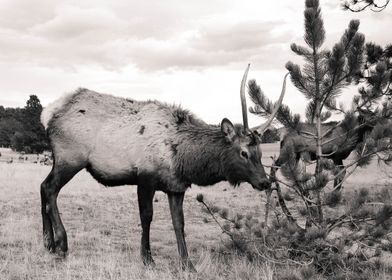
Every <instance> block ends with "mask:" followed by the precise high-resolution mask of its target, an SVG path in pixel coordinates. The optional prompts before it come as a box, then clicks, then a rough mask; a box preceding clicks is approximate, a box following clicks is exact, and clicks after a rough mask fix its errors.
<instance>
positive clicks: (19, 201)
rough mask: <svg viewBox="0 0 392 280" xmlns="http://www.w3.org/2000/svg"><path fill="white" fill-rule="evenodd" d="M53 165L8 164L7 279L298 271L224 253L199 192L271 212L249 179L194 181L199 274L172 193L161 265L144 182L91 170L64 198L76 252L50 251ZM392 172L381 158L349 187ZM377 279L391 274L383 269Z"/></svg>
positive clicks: (160, 218) (158, 202)
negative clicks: (46, 241)
mask: <svg viewBox="0 0 392 280" xmlns="http://www.w3.org/2000/svg"><path fill="white" fill-rule="evenodd" d="M264 148H265V149H264V150H263V151H264V157H265V160H266V163H268V161H269V160H268V157H269V156H270V155H273V154H275V153H278V146H277V145H276V144H274V145H266V146H265V147H264ZM50 168H51V167H49V166H41V165H39V164H31V163H26V164H21V163H14V164H5V163H1V164H0V279H9V280H14V279H15V280H16V279H61V280H65V279H94V280H98V279H226V280H227V279H279V278H278V276H277V275H281V273H278V272H279V271H277V270H287V271H286V272H285V273H286V274H287V275H290V274H292V275H294V274H296V273H297V271H296V269H295V268H289V267H287V268H284V267H281V266H280V267H279V268H278V267H276V266H275V265H274V264H273V263H268V262H266V263H257V262H256V263H255V262H249V261H248V260H246V258H243V257H241V256H239V255H235V254H234V255H231V256H224V255H222V254H220V253H219V250H218V249H219V247H221V246H223V245H222V238H223V237H222V234H221V231H220V230H219V228H218V227H217V225H216V224H215V223H213V222H212V221H211V219H210V218H209V216H208V215H207V214H206V213H205V212H203V211H202V207H201V205H200V204H199V203H198V202H197V201H196V200H195V197H196V195H197V194H198V193H203V194H204V196H205V197H206V199H207V200H208V201H210V202H213V203H214V204H216V205H220V206H223V207H226V208H228V209H235V211H236V212H243V213H247V212H252V213H256V214H257V215H263V212H264V202H265V194H264V193H260V192H257V191H255V190H253V189H252V188H251V187H250V186H249V185H247V184H243V185H241V186H240V187H238V188H233V187H231V186H229V185H228V184H226V183H221V184H218V185H215V186H212V187H208V188H200V187H197V186H193V187H192V188H191V189H189V190H188V191H187V193H186V196H185V202H184V210H185V219H186V228H185V230H186V234H187V237H186V238H187V242H188V249H189V252H190V255H191V259H192V261H193V263H194V264H195V266H196V269H197V270H198V273H187V272H183V271H181V270H179V269H178V267H179V265H178V253H177V245H176V241H175V235H174V232H173V229H172V224H171V219H170V213H169V207H168V202H167V198H166V196H165V194H163V193H160V192H158V193H156V196H155V201H154V220H153V223H152V227H151V246H152V251H153V256H154V257H155V262H156V264H157V265H156V267H155V268H153V269H152V268H146V267H144V266H143V264H142V262H141V259H140V257H139V246H140V237H141V235H140V234H141V228H140V222H139V214H138V205H137V195H136V187H135V186H123V187H116V188H105V187H103V186H102V185H100V184H98V183H97V182H95V181H94V180H93V179H92V178H91V176H90V175H89V174H88V173H87V172H85V171H83V172H80V173H79V174H78V175H77V176H76V177H75V178H74V179H73V180H72V181H71V182H70V183H68V184H67V185H66V186H65V187H64V188H63V190H62V191H61V193H60V195H59V198H58V205H59V209H60V212H61V215H62V219H63V222H64V225H65V227H66V229H67V233H68V241H69V255H68V256H67V258H66V259H58V258H56V257H55V256H53V255H51V254H49V253H47V252H46V251H45V250H44V248H43V244H42V236H41V235H42V233H41V214H40V196H39V189H40V183H41V182H42V181H43V180H44V178H45V176H46V175H47V174H48V173H49V171H50ZM390 171H391V170H390V169H389V170H384V169H383V168H380V167H378V166H377V164H376V163H374V164H372V165H371V166H370V167H368V168H367V169H358V170H357V171H356V173H355V174H354V175H353V176H352V177H350V179H349V180H348V181H347V183H346V187H345V192H348V193H349V192H350V191H353V189H356V188H360V187H367V188H369V189H372V190H376V189H380V188H383V187H385V186H388V187H392V183H391V179H390V178H388V176H387V174H388V172H390ZM313 278H314V279H317V277H316V278H315V277H313ZM374 278H378V279H379V280H382V279H391V278H389V275H388V274H386V273H385V272H382V271H381V272H380V274H379V275H375V276H374ZM290 279H295V278H290ZM319 279H322V278H319Z"/></svg>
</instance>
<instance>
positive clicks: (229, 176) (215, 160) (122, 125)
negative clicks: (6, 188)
mask: <svg viewBox="0 0 392 280" xmlns="http://www.w3.org/2000/svg"><path fill="white" fill-rule="evenodd" d="M248 71H249V65H248V67H247V69H246V71H245V73H244V76H243V79H242V83H241V89H240V92H241V98H242V104H243V106H242V110H243V118H244V119H243V121H244V125H243V126H242V125H239V124H238V125H233V124H232V123H231V122H230V121H229V120H228V119H227V118H224V119H223V120H222V122H221V124H220V125H208V124H206V123H205V122H203V121H202V120H200V119H198V118H197V117H195V116H194V115H193V114H192V113H191V112H189V111H187V110H184V109H181V108H180V107H178V106H173V105H168V104H164V103H161V102H158V101H136V100H133V99H125V98H120V97H114V96H112V95H107V94H100V93H97V92H94V91H91V90H88V89H78V90H76V91H75V92H74V93H72V94H69V95H67V96H65V97H63V98H60V99H59V100H57V101H55V102H54V103H52V104H50V105H49V106H48V107H47V108H45V109H44V111H43V113H42V116H41V121H42V123H43V125H44V126H45V129H46V132H47V135H48V137H49V140H50V144H51V147H52V152H53V166H52V170H51V171H50V173H49V175H48V176H47V178H46V179H45V180H44V181H43V183H42V184H41V210H42V221H43V241H44V246H45V247H46V248H47V249H48V250H49V251H50V252H53V253H57V254H58V255H60V256H63V257H64V256H66V253H67V251H68V243H67V234H66V231H65V228H64V226H63V223H62V221H61V218H60V215H59V210H58V208H57V196H58V194H59V191H60V190H61V188H62V187H63V186H64V185H65V184H66V183H67V182H68V181H70V180H71V179H72V178H73V176H74V175H75V174H76V173H78V172H79V171H81V170H82V169H86V170H87V171H88V172H89V173H90V174H91V175H92V177H93V178H94V179H95V180H97V181H98V182H99V183H101V184H103V185H105V186H107V187H111V186H119V185H137V196H138V204H139V212H140V220H141V226H142V237H141V249H140V251H141V257H142V260H143V263H144V264H145V265H148V264H154V261H153V258H152V256H151V249H150V223H151V221H152V217H153V196H154V193H155V191H158V190H159V191H163V192H165V193H166V194H167V196H168V200H169V206H170V212H171V217H172V223H173V227H174V232H175V235H176V239H177V247H178V252H179V255H180V260H181V265H182V267H183V268H184V269H189V270H192V271H194V267H193V265H192V263H191V261H190V260H189V257H188V252H187V247H186V243H185V238H184V214H183V200H184V193H185V191H186V189H187V188H188V187H190V186H191V184H197V185H200V186H209V185H213V184H215V183H217V182H220V181H228V182H229V183H230V184H231V185H238V184H240V183H241V182H248V183H249V184H251V185H252V187H253V188H255V189H257V190H264V189H267V188H269V187H270V186H271V183H270V181H269V180H268V179H267V177H266V173H265V171H264V168H263V165H262V163H261V157H262V152H261V147H260V143H261V138H260V136H261V135H262V134H263V132H264V130H265V129H266V128H267V127H268V126H269V125H270V123H271V122H272V120H273V118H274V115H271V117H270V118H269V119H268V121H267V122H266V123H265V124H264V125H261V126H259V127H257V128H256V129H255V130H254V131H251V130H250V129H249V128H248V122H247V112H246V103H245V100H244V98H245V84H246V79H247V74H248ZM285 78H286V77H285ZM284 92H285V79H284V83H283V87H282V93H281V97H280V99H279V100H280V103H281V101H282V98H283V95H284ZM244 105H245V106H244ZM276 106H277V107H279V104H278V103H277V105H276Z"/></svg>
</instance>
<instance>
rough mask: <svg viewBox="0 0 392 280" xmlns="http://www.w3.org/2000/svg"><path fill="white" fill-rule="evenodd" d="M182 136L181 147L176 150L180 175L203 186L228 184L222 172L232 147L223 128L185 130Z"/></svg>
mask: <svg viewBox="0 0 392 280" xmlns="http://www.w3.org/2000/svg"><path fill="white" fill-rule="evenodd" d="M178 135H179V136H180V137H179V138H180V139H179V141H178V144H177V145H176V146H175V147H173V157H174V162H175V166H176V172H177V173H178V175H180V176H181V177H182V178H183V179H184V180H186V181H188V182H190V183H194V184H197V185H200V186H208V185H213V184H215V183H218V182H220V181H223V180H226V178H225V176H224V174H223V172H222V170H223V168H222V164H223V162H222V159H223V158H224V154H225V153H226V152H227V150H228V149H230V143H227V141H226V138H225V136H224V135H223V134H222V132H221V130H220V127H219V126H212V125H202V126H200V125H186V126H181V127H179V129H178Z"/></svg>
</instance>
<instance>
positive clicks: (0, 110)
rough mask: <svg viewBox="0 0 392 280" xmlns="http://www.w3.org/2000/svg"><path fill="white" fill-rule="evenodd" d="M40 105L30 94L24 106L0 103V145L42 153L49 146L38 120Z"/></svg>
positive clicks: (36, 98)
mask: <svg viewBox="0 0 392 280" xmlns="http://www.w3.org/2000/svg"><path fill="white" fill-rule="evenodd" d="M41 112H42V105H41V102H40V100H39V99H38V97H37V96H36V95H30V97H29V99H28V100H27V102H26V106H25V107H24V108H4V106H1V105H0V146H2V147H7V148H12V149H13V150H15V151H17V152H25V153H42V152H43V151H44V150H47V149H48V147H49V143H48V139H47V138H46V133H45V129H44V127H43V126H42V124H41V122H40V116H41Z"/></svg>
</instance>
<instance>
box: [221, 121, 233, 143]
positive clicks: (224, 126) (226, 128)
mask: <svg viewBox="0 0 392 280" xmlns="http://www.w3.org/2000/svg"><path fill="white" fill-rule="evenodd" d="M221 131H222V133H223V134H224V135H225V136H226V138H227V139H228V140H230V141H233V140H234V137H235V130H234V125H233V124H232V123H231V121H229V120H228V119H226V118H224V119H223V120H222V123H221Z"/></svg>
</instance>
